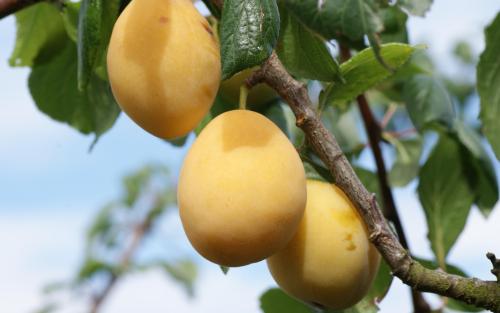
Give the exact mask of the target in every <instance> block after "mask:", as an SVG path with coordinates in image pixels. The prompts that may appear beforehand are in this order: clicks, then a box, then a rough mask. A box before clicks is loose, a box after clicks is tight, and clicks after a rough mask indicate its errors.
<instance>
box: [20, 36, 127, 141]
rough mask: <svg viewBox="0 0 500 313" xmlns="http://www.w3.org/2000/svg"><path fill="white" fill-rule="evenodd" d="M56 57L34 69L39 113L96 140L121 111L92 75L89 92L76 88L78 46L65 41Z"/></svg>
mask: <svg viewBox="0 0 500 313" xmlns="http://www.w3.org/2000/svg"><path fill="white" fill-rule="evenodd" d="M62 46H63V48H61V49H60V51H59V53H58V54H57V55H52V56H51V57H49V58H47V59H43V60H40V62H38V60H37V64H35V65H34V66H33V70H32V72H31V74H30V77H29V80H28V86H29V89H30V92H31V95H32V96H33V99H34V100H35V103H36V105H37V106H38V108H39V109H40V111H42V112H44V113H45V114H47V115H49V116H50V117H51V118H53V119H55V120H57V121H61V122H65V123H67V124H69V125H71V126H72V127H74V128H76V129H77V130H79V131H80V132H82V133H84V134H88V133H95V135H96V139H97V138H98V137H99V136H100V135H102V134H103V133H104V132H105V131H106V130H108V129H109V128H110V127H111V126H112V125H113V124H114V122H115V120H116V118H117V117H118V114H119V113H120V109H119V107H118V105H117V104H116V102H115V100H114V98H113V95H112V94H111V90H110V87H109V84H108V83H107V82H105V81H102V80H101V79H99V78H97V77H96V76H93V77H92V78H91V80H90V85H89V86H88V88H87V90H86V91H85V92H83V93H80V92H79V91H78V88H77V77H76V76H77V64H76V63H77V62H76V54H77V52H76V46H75V45H74V43H73V42H72V41H70V39H69V38H66V40H65V42H64V43H63V44H62Z"/></svg>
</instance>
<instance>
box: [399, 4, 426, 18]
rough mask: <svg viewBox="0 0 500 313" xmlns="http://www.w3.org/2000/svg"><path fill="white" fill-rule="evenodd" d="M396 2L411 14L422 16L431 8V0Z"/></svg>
mask: <svg viewBox="0 0 500 313" xmlns="http://www.w3.org/2000/svg"><path fill="white" fill-rule="evenodd" d="M397 4H398V5H399V6H400V7H402V8H403V9H405V10H406V11H408V12H409V13H410V14H412V15H417V16H424V15H425V13H427V11H429V9H430V8H431V5H432V0H398V2H397Z"/></svg>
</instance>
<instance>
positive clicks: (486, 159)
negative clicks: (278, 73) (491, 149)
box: [453, 120, 498, 217]
mask: <svg viewBox="0 0 500 313" xmlns="http://www.w3.org/2000/svg"><path fill="white" fill-rule="evenodd" d="M453 129H454V131H455V132H456V133H457V136H458V139H459V140H460V142H461V143H462V145H463V146H464V148H465V150H466V153H464V158H466V162H467V164H468V171H467V178H468V179H469V184H470V186H471V187H472V189H473V190H474V193H475V194H476V199H475V203H476V204H477V206H478V208H479V210H480V211H481V213H482V214H483V215H484V216H485V217H488V215H489V214H490V213H491V211H492V210H493V208H494V207H495V204H496V203H497V202H498V182H497V177H496V174H495V168H494V166H493V162H492V160H491V159H490V156H489V155H488V153H487V152H486V149H485V148H484V147H483V145H482V143H481V137H479V134H478V133H476V131H474V130H473V129H472V128H470V127H469V126H467V125H466V124H464V123H463V122H462V121H459V120H456V121H455V122H454V123H453Z"/></svg>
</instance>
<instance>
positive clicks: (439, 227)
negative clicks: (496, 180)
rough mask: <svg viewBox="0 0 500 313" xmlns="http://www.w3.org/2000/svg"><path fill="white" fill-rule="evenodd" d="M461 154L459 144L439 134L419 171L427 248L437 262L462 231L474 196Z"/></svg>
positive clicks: (419, 188)
mask: <svg viewBox="0 0 500 313" xmlns="http://www.w3.org/2000/svg"><path fill="white" fill-rule="evenodd" d="M461 155H462V150H461V145H460V143H459V142H457V141H456V140H455V139H454V138H453V137H450V136H449V135H446V134H441V136H440V139H439V142H438V143H437V144H436V146H435V147H434V149H433V151H432V153H431V155H430V156H429V159H428V160H427V162H426V163H425V164H424V166H423V167H422V169H421V171H420V182H419V185H418V196H419V198H420V201H421V202H422V206H423V208H424V211H425V215H426V219H427V225H428V228H429V233H428V237H429V240H430V241H431V248H432V251H433V252H434V254H435V255H436V257H437V259H438V261H439V264H441V265H444V264H445V259H446V256H447V254H448V252H449V251H450V249H451V247H452V246H453V244H454V243H455V241H456V240H457V238H458V236H459V235H460V233H461V232H462V230H463V228H464V226H465V222H466V220H467V216H468V215H469V211H470V208H471V205H472V203H473V202H474V198H475V195H474V193H473V191H472V190H471V189H470V186H469V183H468V181H467V177H466V176H465V173H466V170H467V169H466V168H465V164H464V162H463V160H462V158H461Z"/></svg>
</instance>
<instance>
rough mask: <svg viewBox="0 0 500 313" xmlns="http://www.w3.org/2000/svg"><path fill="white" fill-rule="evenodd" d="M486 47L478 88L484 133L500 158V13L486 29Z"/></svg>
mask: <svg viewBox="0 0 500 313" xmlns="http://www.w3.org/2000/svg"><path fill="white" fill-rule="evenodd" d="M485 35H486V48H485V49H484V51H483V53H481V56H480V58H479V63H478V65H477V89H478V92H479V97H480V98H481V113H480V114H479V117H480V119H481V121H482V122H483V133H484V135H485V136H486V138H487V139H488V141H489V142H490V144H491V147H492V148H493V151H494V152H495V155H496V157H497V159H499V160H500V136H498V134H500V123H499V122H498V121H499V120H500V90H499V89H498V88H497V86H500V58H499V57H498V56H499V55H500V13H499V14H498V15H497V16H496V18H495V20H494V21H493V23H491V24H490V25H489V26H488V27H487V28H486V30H485Z"/></svg>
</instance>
